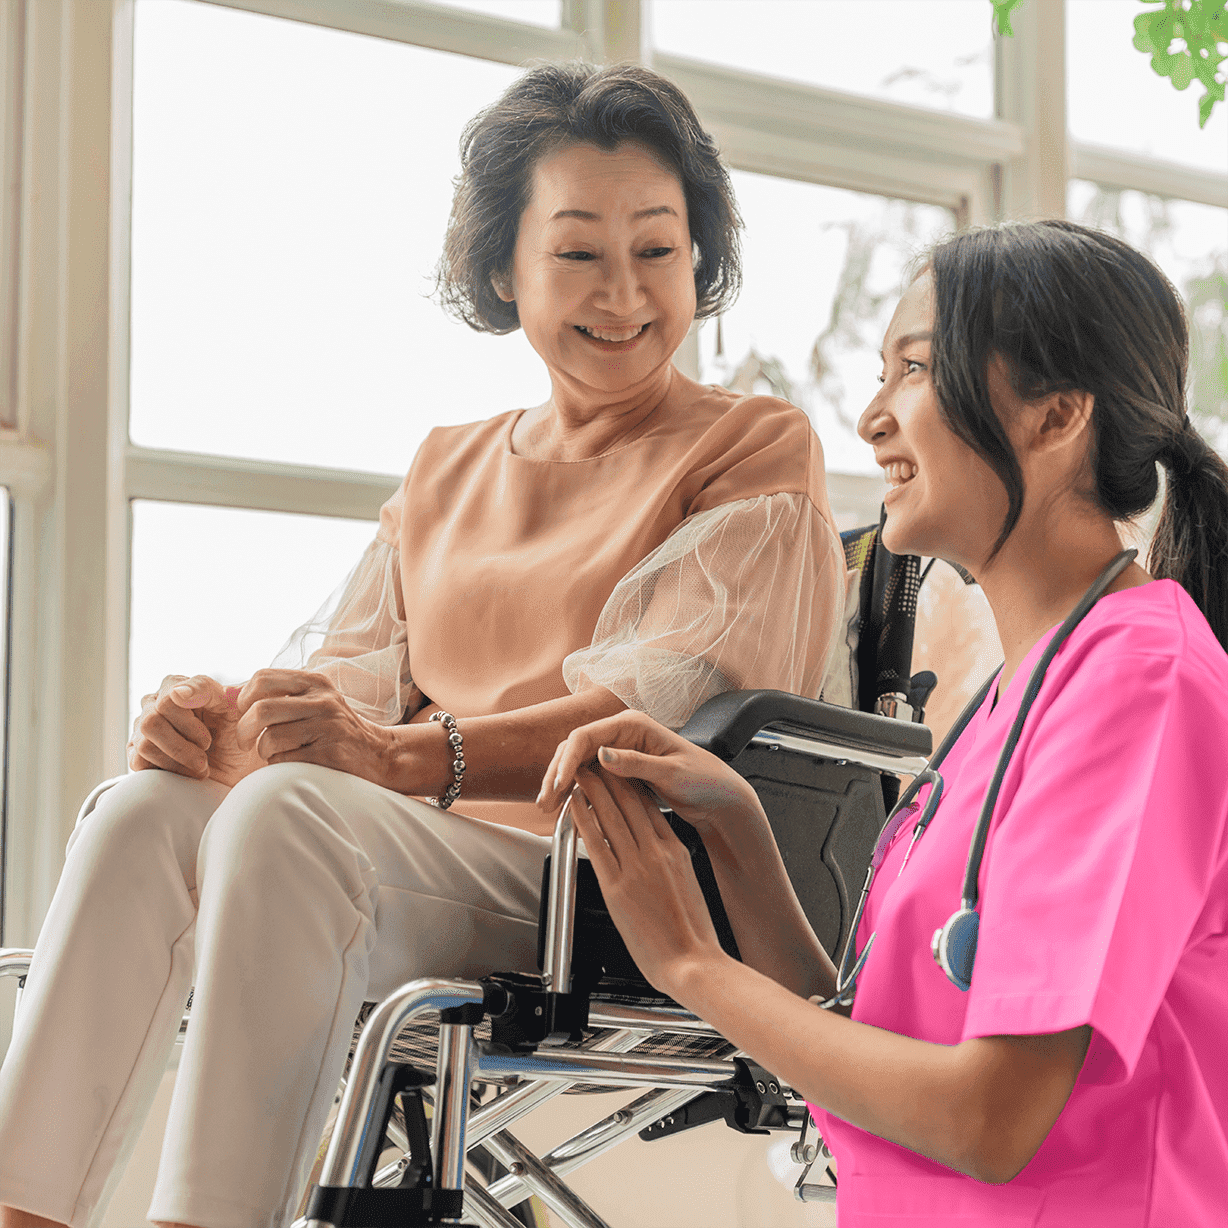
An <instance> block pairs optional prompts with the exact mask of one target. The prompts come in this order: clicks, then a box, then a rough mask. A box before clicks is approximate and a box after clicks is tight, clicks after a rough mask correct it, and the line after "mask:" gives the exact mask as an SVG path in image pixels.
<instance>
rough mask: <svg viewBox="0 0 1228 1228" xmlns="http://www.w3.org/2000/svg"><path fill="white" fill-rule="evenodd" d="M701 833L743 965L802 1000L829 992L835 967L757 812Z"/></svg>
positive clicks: (765, 822)
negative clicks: (807, 915)
mask: <svg viewBox="0 0 1228 1228" xmlns="http://www.w3.org/2000/svg"><path fill="white" fill-rule="evenodd" d="M701 835H702V837H703V842H704V848H705V849H707V851H708V858H709V860H710V861H711V862H712V870H713V873H714V875H715V876H716V883H717V887H718V888H719V889H720V893H721V903H722V904H723V905H724V906H725V914H726V916H728V918H729V924H730V927H731V928H732V929H733V935H734V937H735V938H736V939H737V942H738V950H739V952H740V953H741V956H742V959H743V961H744V962H745V963H747V964H749V965H750V966H751V967H752V968H755V969H757V970H758V971H759V972H761V973H763V975H764V976H768V977H771V979H772V980H774V981H775V982H776V983H777V984H779V985H783V986H784V987H785V988H786V989H788V990H790V991H791V992H793V993H795V994H798V995H799V996H801V997H803V998H808V997H810V996H811V995H812V994H820V995H822V997H824V998H828V997H830V996H831V995H832V994H833V993H835V989H836V969H835V966H834V964H833V963H832V961H831V959H830V958H829V957H828V954H827V952H826V951H825V950H824V949H823V945H822V943H820V942H819V940H818V938H817V936H816V935H815V932H814V930H813V929H812V928H811V927H810V922H809V921H807V919H806V914H805V912H804V911H803V910H802V906H801V902H800V901H799V900H798V898H797V893H796V892H795V891H794V890H793V884H792V883H791V882H790V881H789V876H788V874H787V873H786V871H785V866H784V862H783V861H782V860H781V857H780V850H779V849H778V848H777V846H776V840H775V838H774V837H773V835H772V829H771V827H770V826H769V825H768V821H767V816H766V815H764V814H763V811H762V809H759V810H758V813H748V814H745V815H741V814H740V815H738V816H737V821H736V823H733V822H731V823H727V824H723V825H722V826H721V827H720V828H719V829H717V830H713V829H710V828H707V827H704V828H703V829H702V830H701Z"/></svg>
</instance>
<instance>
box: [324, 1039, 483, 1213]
mask: <svg viewBox="0 0 1228 1228" xmlns="http://www.w3.org/2000/svg"><path fill="white" fill-rule="evenodd" d="M433 1082H434V1075H433V1074H427V1073H426V1072H425V1071H422V1070H419V1069H418V1068H417V1067H415V1066H411V1065H409V1064H407V1063H397V1064H392V1065H388V1066H385V1067H384V1069H383V1070H382V1071H381V1072H380V1076H379V1082H378V1083H377V1085H376V1090H375V1105H374V1116H375V1119H376V1121H377V1122H378V1124H379V1128H378V1130H372V1131H371V1132H370V1134H369V1135H368V1138H369V1139H370V1140H371V1142H370V1143H369V1144H368V1146H367V1148H366V1149H365V1152H364V1154H363V1155H362V1156H361V1157H360V1159H361V1164H362V1168H364V1169H365V1170H366V1185H363V1186H349V1185H317V1186H315V1187H314V1188H313V1189H312V1191H311V1196H310V1198H309V1199H308V1201H307V1213H306V1214H307V1218H308V1219H318V1220H320V1221H322V1222H323V1223H326V1224H332V1225H333V1228H419V1226H420V1225H429V1224H439V1223H442V1222H443V1221H444V1220H447V1219H456V1218H458V1217H459V1216H460V1214H461V1210H462V1208H463V1205H464V1193H463V1191H461V1190H437V1189H434V1188H433V1186H432V1180H433V1177H432V1171H433V1170H432V1168H431V1142H430V1137H431V1136H430V1132H429V1131H428V1130H427V1126H426V1112H425V1110H424V1109H423V1107H422V1088H423V1087H425V1086H426V1085H427V1084H429V1083H433ZM398 1096H399V1097H400V1099H401V1109H402V1112H403V1113H404V1116H405V1134H406V1137H407V1138H408V1140H409V1162H408V1163H407V1164H406V1166H405V1169H404V1171H403V1172H402V1174H401V1181H400V1184H399V1185H398V1186H396V1187H394V1188H382V1189H375V1188H373V1187H372V1186H371V1182H372V1181H373V1180H374V1178H375V1169H376V1166H377V1165H378V1163H379V1153H380V1147H379V1145H378V1143H380V1142H382V1141H383V1139H384V1136H385V1133H386V1131H387V1129H388V1120H389V1118H390V1117H391V1116H392V1112H393V1109H394V1107H395V1102H396V1099H397V1097H398Z"/></svg>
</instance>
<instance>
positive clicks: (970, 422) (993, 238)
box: [926, 221, 1228, 650]
mask: <svg viewBox="0 0 1228 1228" xmlns="http://www.w3.org/2000/svg"><path fill="white" fill-rule="evenodd" d="M926 267H927V268H929V269H931V270H932V272H933V277H934V289H935V332H934V342H933V376H934V386H935V389H936V390H937V393H938V399H939V403H940V405H941V408H942V414H943V417H944V419H945V421H946V423H947V425H948V426H949V427H950V428H951V430H953V431H954V432H955V433H956V434H957V435H958V436H959V437H960V438H961V439H962V440H963V441H964V442H965V443H966V444H968V446H969V447H971V448H972V449H973V450H974V451H976V452H977V453H978V454H979V455H980V456H982V457H983V458H984V459H985V461H986V463H987V464H988V465H990V466H991V467H992V468H993V470H994V471H995V472H996V473H997V474H998V476H999V478H1001V480H1002V483H1003V485H1004V486H1005V487H1006V491H1007V496H1008V500H1009V507H1008V511H1007V515H1006V520H1005V521H1004V523H1003V526H1002V533H1001V535H1000V536H999V538H998V540H997V542H996V543H995V545H994V549H993V553H992V554H991V555H990V558H991V559H992V558H993V557H994V556H996V555H997V553H998V551H1000V550H1001V548H1002V546H1003V545H1004V544H1005V542H1006V539H1007V538H1008V537H1009V536H1010V534H1011V532H1012V530H1013V529H1014V527H1015V525H1016V524H1017V523H1018V521H1019V515H1020V512H1021V511H1022V508H1023V475H1022V472H1021V470H1020V468H1019V465H1018V462H1017V461H1016V459H1015V455H1014V451H1013V449H1012V448H1011V445H1010V441H1009V439H1008V437H1007V435H1006V432H1005V431H1004V429H1003V427H1002V424H1001V423H1000V422H999V420H998V417H997V415H996V413H995V412H994V409H993V406H992V405H991V404H990V400H989V388H988V379H987V370H988V365H989V361H990V359H991V357H993V356H994V355H995V354H997V355H1001V356H1002V357H1003V358H1004V359H1005V360H1006V363H1007V366H1008V368H1009V370H1010V373H1011V379H1012V383H1013V385H1014V389H1015V392H1016V393H1017V394H1018V395H1019V396H1020V397H1022V398H1023V399H1024V400H1034V399H1037V398H1040V397H1043V396H1045V395H1047V394H1049V393H1051V392H1060V391H1070V390H1074V389H1079V390H1083V391H1086V392H1090V393H1092V394H1093V396H1094V397H1095V408H1094V409H1093V412H1092V425H1093V430H1092V432H1091V434H1092V448H1093V455H1092V457H1091V463H1092V471H1093V473H1094V474H1095V491H1094V494H1093V498H1094V501H1095V503H1096V505H1097V506H1098V507H1099V508H1100V509H1101V510H1102V511H1104V512H1106V513H1107V514H1108V515H1109V516H1111V517H1112V518H1113V519H1114V520H1122V521H1134V520H1136V519H1137V517H1139V516H1140V515H1142V513H1144V512H1145V511H1146V510H1147V509H1148V508H1149V507H1150V506H1151V505H1152V504H1153V503H1154V502H1155V499H1156V495H1157V493H1158V491H1159V474H1158V472H1157V469H1156V462H1157V461H1158V462H1160V464H1162V465H1163V466H1164V467H1165V469H1166V470H1167V471H1168V481H1167V483H1166V491H1165V498H1164V506H1163V510H1162V513H1161V516H1160V520H1159V524H1158V526H1157V528H1156V532H1155V537H1154V539H1153V541H1152V546H1151V553H1150V555H1149V557H1148V562H1147V570H1148V571H1149V572H1150V573H1151V575H1152V576H1154V577H1155V578H1156V579H1157V580H1168V579H1171V580H1176V581H1177V582H1178V583H1179V584H1180V585H1181V586H1182V587H1183V588H1184V589H1185V590H1186V591H1187V592H1188V593H1189V595H1190V596H1191V597H1192V598H1193V600H1194V601H1195V603H1196V604H1197V605H1198V608H1199V609H1200V610H1201V611H1202V612H1203V615H1204V616H1205V617H1206V620H1207V622H1208V623H1209V624H1210V626H1211V629H1212V631H1214V633H1215V635H1216V638H1217V639H1218V640H1219V642H1220V644H1221V645H1223V647H1224V648H1225V650H1228V465H1226V464H1225V463H1224V461H1223V459H1222V458H1221V457H1220V456H1219V455H1218V453H1216V452H1215V450H1214V449H1213V448H1212V447H1211V446H1210V445H1209V444H1208V443H1207V442H1206V441H1205V440H1204V439H1203V438H1202V436H1201V435H1199V433H1198V432H1197V431H1196V430H1195V429H1194V427H1193V426H1192V425H1190V424H1189V422H1188V419H1187V417H1186V403H1185V377H1186V368H1187V364H1188V360H1189V335H1188V330H1187V328H1186V322H1185V314H1184V311H1183V310H1182V306H1181V300H1180V298H1179V297H1178V296H1177V293H1176V291H1175V290H1174V289H1173V287H1172V285H1171V284H1170V283H1169V282H1168V279H1167V278H1166V277H1165V276H1164V274H1163V273H1161V272H1160V270H1159V269H1157V268H1156V267H1155V265H1154V264H1152V263H1151V261H1150V260H1148V259H1147V257H1146V256H1144V255H1143V254H1142V253H1141V252H1138V251H1136V250H1135V249H1134V248H1133V247H1131V246H1130V245H1129V244H1128V243H1124V242H1122V240H1120V239H1118V238H1115V237H1114V236H1113V235H1110V234H1106V233H1105V232H1103V231H1098V230H1091V229H1089V228H1088V227H1086V226H1079V225H1077V224H1076V223H1074V222H1064V221H1047V222H1027V223H1007V224H1004V225H1002V226H997V227H987V228H984V229H979V230H973V231H968V232H964V233H962V234H958V235H954V236H952V237H951V238H949V239H946V240H945V241H943V242H942V243H940V244H939V245H938V246H937V247H936V248H935V249H934V250H933V253H932V254H931V256H930V259H929V262H928V264H927V266H926Z"/></svg>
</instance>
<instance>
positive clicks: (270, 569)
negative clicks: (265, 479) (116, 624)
mask: <svg viewBox="0 0 1228 1228" xmlns="http://www.w3.org/2000/svg"><path fill="white" fill-rule="evenodd" d="M132 520H133V525H132V624H131V625H132V632H131V635H132V639H131V649H130V656H129V678H130V688H129V708H130V716H129V723H131V721H132V720H135V718H136V716H137V714H138V713H139V712H140V710H141V696H142V695H144V694H146V693H148V692H151V691H156V690H157V689H158V686H159V685H160V683H161V682H162V679H163V678H164V677H165V676H166V675H167V674H185V675H188V676H191V675H192V674H208V675H209V676H210V677H212V678H216V679H217V680H218V681H219V682H222V683H225V684H226V685H233V684H238V683H241V682H246V681H247V679H248V678H250V677H251V676H252V674H253V673H255V672H256V670H258V669H263V668H264V667H265V666H267V665H268V664H269V663H270V662H271V661H272V660H273V658H274V657H275V656H276V655H277V653H278V652H279V651H280V650H281V647H282V645H283V644H284V643H285V642H286V640H287V639H289V637H290V634H291V632H293V631H294V630H295V629H296V628H297V627H300V626H301V625H302V624H303V623H305V622H306V621H307V620H308V619H309V618H310V617H311V616H312V615H313V614H314V613H315V612H316V610H318V609H319V608H320V606H321V605H323V604H324V602H325V601H326V600H327V599H328V597H329V595H330V594H331V593H332V592H333V590H334V589H335V588H336V587H337V586H338V585H339V584H340V583H341V582H342V581H343V580H344V579H345V577H346V576H347V575H348V574H349V572H350V569H351V568H352V567H353V566H354V564H355V563H357V562H358V559H359V557H360V556H361V554H362V552H363V550H364V549H366V547H367V545H368V543H369V542H370V541H371V539H372V538H373V537H374V536H375V529H376V526H375V523H374V522H373V521H372V522H367V521H363V520H337V519H333V518H330V517H324V516H291V515H286V514H283V513H280V512H251V511H240V510H237V509H235V508H226V507H198V506H195V505H191V504H184V503H153V502H148V501H145V500H139V499H138V500H135V501H134V502H133V505H132Z"/></svg>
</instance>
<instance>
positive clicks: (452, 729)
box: [426, 712, 465, 810]
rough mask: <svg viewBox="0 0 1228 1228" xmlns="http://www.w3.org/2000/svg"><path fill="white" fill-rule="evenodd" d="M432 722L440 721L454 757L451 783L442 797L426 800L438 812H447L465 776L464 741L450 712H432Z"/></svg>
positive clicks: (457, 795) (458, 792)
mask: <svg viewBox="0 0 1228 1228" xmlns="http://www.w3.org/2000/svg"><path fill="white" fill-rule="evenodd" d="M431 720H432V721H442V722H443V727H444V728H445V729H446V730H447V731H448V745H449V746H450V747H451V749H452V754H453V756H454V758H453V760H452V783H451V784H450V785H449V786H448V787H447V789H446V790H445V792H444V795H443V797H428V798H427V799H426V800H427V801H428V802H430V804H431V805H432V806H438V807H439V809H440V810H447V808H448V807H449V806H450V805H452V803H453V802H454V801H456V799H457V798H458V797H460V791H461V782H462V780H463V779H464V775H465V739H464V738H463V737H462V736H461V731H460V730H459V729H457V727H456V717H454V716H453V715H452V713H451V712H432V713H431Z"/></svg>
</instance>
